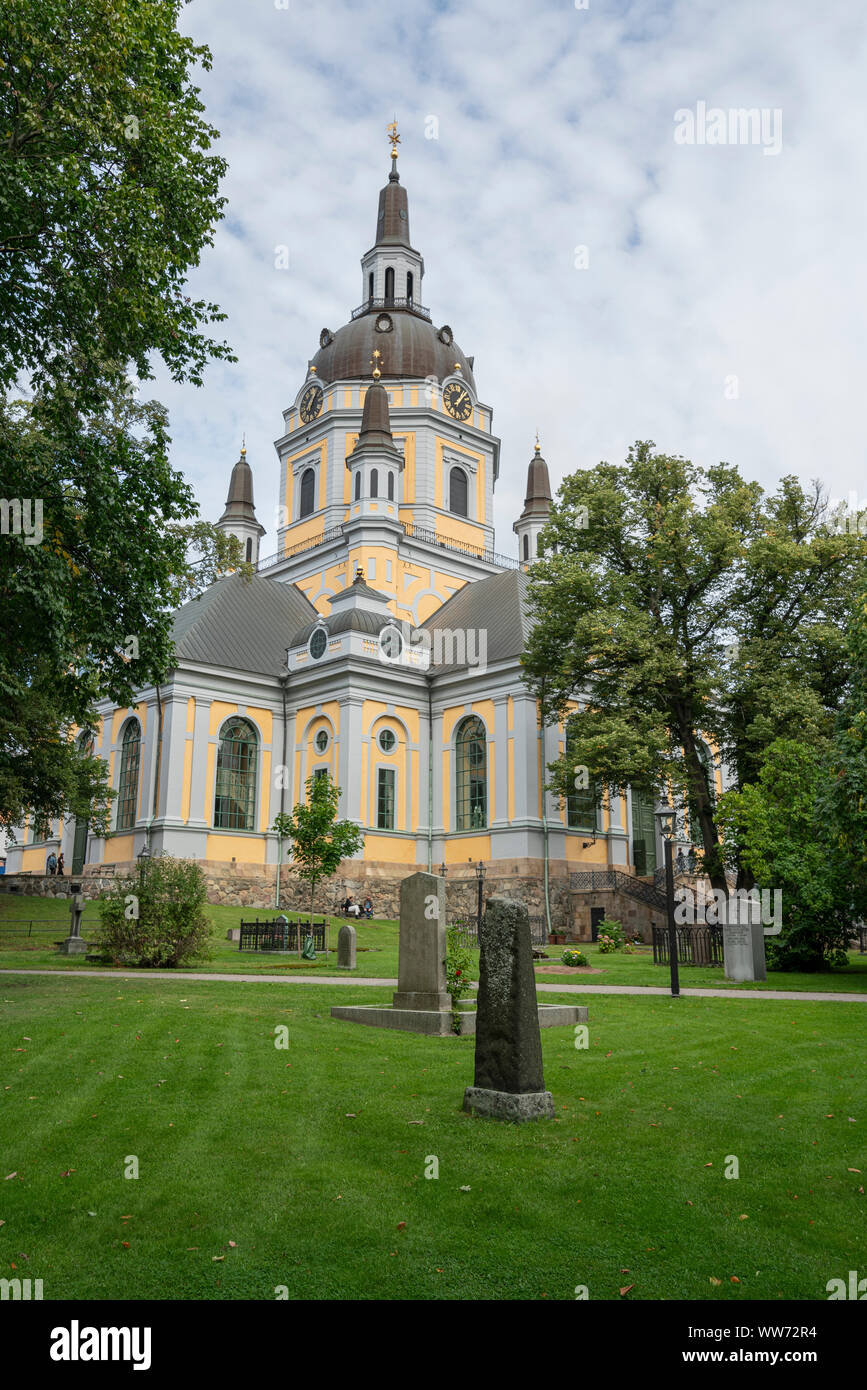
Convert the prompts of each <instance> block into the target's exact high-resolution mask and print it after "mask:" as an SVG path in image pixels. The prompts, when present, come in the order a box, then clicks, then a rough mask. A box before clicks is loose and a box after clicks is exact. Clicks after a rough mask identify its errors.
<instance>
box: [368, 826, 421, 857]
mask: <svg viewBox="0 0 867 1390" xmlns="http://www.w3.org/2000/svg"><path fill="white" fill-rule="evenodd" d="M364 857H365V859H384V860H386V861H387V862H389V863H391V864H414V863H415V840H414V839H413V838H412V837H411V836H406V837H404V836H401V835H375V834H373V835H372V834H370V833H368V834H367V835H366V836H365V841H364Z"/></svg>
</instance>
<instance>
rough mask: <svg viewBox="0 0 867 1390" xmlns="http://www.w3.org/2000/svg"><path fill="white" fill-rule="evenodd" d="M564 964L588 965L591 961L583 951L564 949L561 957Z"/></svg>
mask: <svg viewBox="0 0 867 1390" xmlns="http://www.w3.org/2000/svg"><path fill="white" fill-rule="evenodd" d="M560 959H561V961H562V962H563V964H564V965H573V966H579V965H588V964H589V961H588V960H587V957H586V956H585V954H584V952H583V951H571V950H570V951H564V952H563V954H562V956H561V957H560Z"/></svg>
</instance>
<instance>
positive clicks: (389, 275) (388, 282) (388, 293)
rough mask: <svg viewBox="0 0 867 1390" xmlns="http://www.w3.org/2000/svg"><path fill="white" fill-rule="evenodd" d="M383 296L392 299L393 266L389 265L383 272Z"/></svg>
mask: <svg viewBox="0 0 867 1390" xmlns="http://www.w3.org/2000/svg"><path fill="white" fill-rule="evenodd" d="M385 297H386V299H394V266H389V267H388V270H387V271H386V272H385Z"/></svg>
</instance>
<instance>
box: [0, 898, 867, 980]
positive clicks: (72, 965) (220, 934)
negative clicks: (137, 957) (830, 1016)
mask: <svg viewBox="0 0 867 1390" xmlns="http://www.w3.org/2000/svg"><path fill="white" fill-rule="evenodd" d="M208 912H209V914H210V917H211V922H212V928H213V929H212V935H211V951H212V957H211V959H210V960H207V961H198V962H196V963H195V964H194V965H191V966H188V967H185V968H186V969H190V970H197V971H214V972H217V973H220V974H267V975H273V974H281V973H286V974H287V975H291V974H292V973H294V971H295V969H296V968H297V967H298V966H299V961H298V958H297V956H294V955H293V956H283V955H258V954H256V953H254V952H247V951H245V952H244V953H243V954H241V952H240V951H239V950H238V946H237V943H236V942H235V943H230V942H228V941H227V940H226V932H227V930H228V929H229V927H237V926H238V925H239V924H240V922H241V919H242V918H244V919H247V918H254V917H256V916H257V915H258V916H260V917H263V918H266V919H267V918H270V917H272V916H274V915H275V914H274V912H273V910H268V911H265V910H263V909H256V908H243V907H216V906H210V907H209V908H208ZM289 915H290V916H291V917H292V920H294V914H289ZM30 917H47V918H51V919H52V920H54V921H56V923H57V930H56V931H50V932H49V933H48V938H47V940H46V938H45V937H44V936H43V938H42V943H43V944H41V945H38V946H37V947H36V948H33V949H19V948H16V947H15V946H10V945H9V944H8V943H9V941H10V938H9V937H8V936H7V937H4V935H3V927H4V925H5V924H11V923H13V922H20V921H23V920H26V919H28V918H30ZM317 920H319V918H318V916H317ZM343 920H344V919H342V918H338V917H332V918H331V941H332V950H331V953H330V955H329V962H330V964H329V965H327V966H325V965H321V964H320V965H318V966H317V967H316V970H317V973H321V974H322V975H323V976H325V977H326V978H327V976H329V975H342V974H344V973H345V972H344V971H342V970H338V968H337V964H336V961H337V933H338V931H339V930H340V927H341V926H342V925H343ZM98 923H99V908H98V906H97V904H96V903H95V902H88V903H87V904H86V905H85V910H84V916H83V919H82V931H83V933H84V935H85V936H87V935H88V929H90V931H95V930H96V927H97V925H98ZM68 926H69V909H68V907H67V905H66V903H65V902H64V901H61V900H57V899H53V898H52V899H44V898H35V897H19V896H17V895H16V896H10V895H9V894H2V895H0V971H2V970H3V969H4V968H6V969H13V968H15V967H16V966H17V967H24V968H28V969H39V970H69V969H71V970H75V969H82V968H85V969H88V970H92V969H93V968H94V963H93V961H85V960H83V959H81V958H80V957H79V958H76V959H72V960H70V959H68V958H67V957H65V956H59V955H58V954H57V952H56V950H55V949H54V948H53V946H51V945H50V944H49V943H50V942H51V941H52V940H54V939H58V938H60V937H62V936H64V935H66V933H67V931H68ZM355 926H356V931H357V933H358V956H357V961H358V969H357V974H359V975H366V976H372V977H379V978H384V979H395V978H396V977H397V958H398V930H397V923H396V922H394V921H373V922H358V923H356V924H355ZM581 949H582V950H583V951H584V952H585V954H586V955H587V957H588V959H589V961H590V964H591V966H592V967H593V968H594V969H597V970H601V971H602V972H603V973H602V974H601V975H585V974H582V972H581V971H575V973H574V976H566V975H562V976H560V975H546V974H544V972H541V971H540V972H539V974H538V975H537V979H538V980H539V981H540V982H544V983H548V984H556V983H558V982H559V981H560V980H562V981H563V982H564V983H568V982H569V980H570V979H571V980H573V982H574V983H576V984H579V983H585V984H590V985H604V984H612V985H630V984H631V985H657V986H659V985H661V986H663V987H666V986H667V985H668V980H669V975H668V968H667V967H665V966H659V965H654V964H653V955H652V952H651V951H650V948H649V947H647V948H645V949H644V950H642V951H641V952H640V953H639V954H638V955H634V956H625V955H623V954H622V952H616V953H614V954H613V955H608V956H603V955H600V953H599V948H598V946H591V945H586V944H583V943H581ZM564 950H565V947H563V946H549V947H548V955H549V957H550V961H549V962H548V963H549V964H552V965H554V964H557V963H558V962H559V960H560V956H561V955H562V953H563V951H564ZM475 954H476V960H478V953H475ZM320 960H321V957H320ZM300 968H301V973H308V974H309V973H310V962H308V961H302V962H300ZM680 984H681V988H682V989H688V988H690V987H692V988H694V989H695V988H698V987H708V986H709V987H713V988H724V989H760V990H764V989H770V990H774V989H791V990H803V991H807V992H809V991H814V992H815V991H822V992H826V991H827V992H837V993H839V992H842V993H867V956H859V955H858V954H857V952H855V951H852V952H850V954H849V965H848V966H847V967H846V968H845V969H843V970H829V971H827V972H826V973H823V974H820V975H803V974H788V973H784V972H781V971H776V972H774V973H773V974H771V975H770V976H769V978H768V980H767V981H766V982H765V983H763V984H743V985H737V984H734V983H733V982H732V981H731V980H727V979H726V978H725V975H724V973H723V969H722V966H698V967H695V966H681V968H680Z"/></svg>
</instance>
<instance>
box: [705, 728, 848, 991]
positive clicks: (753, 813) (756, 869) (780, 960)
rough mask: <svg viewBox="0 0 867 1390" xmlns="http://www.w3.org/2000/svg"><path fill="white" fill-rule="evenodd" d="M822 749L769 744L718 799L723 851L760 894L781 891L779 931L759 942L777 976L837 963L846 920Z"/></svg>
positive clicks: (843, 877) (841, 863) (843, 872)
mask: <svg viewBox="0 0 867 1390" xmlns="http://www.w3.org/2000/svg"><path fill="white" fill-rule="evenodd" d="M827 757H828V749H827V746H825V747H823V746H822V745H817V744H815V743H811V744H806V743H803V742H798V741H796V740H794V739H783V738H781V739H776V740H775V741H774V742H773V743H771V744H770V745H769V747H768V748H767V749H766V750H765V755H764V760H763V763H762V767H761V771H760V772H759V775H758V778H757V780H756V781H755V782H754V783H752V784H750V785H748V786H745V787H742V788H741V789H740V790H739V791H729V792H726V793H725V794H724V795H723V796H722V797H721V799H720V808H719V822H720V825H721V827H722V828H723V830H724V831H725V834H726V846H727V849H728V852H729V853H730V854H732V855H734V854H735V853H737V856H738V858H739V860H740V861H741V862H742V863H743V864H744V865H745V866H746V867H747V869H748V870H749V871H750V873H751V875H752V877H753V879H754V881H755V883H756V884H757V885H759V886H760V887H761V888H768V889H776V890H779V891H780V892H781V893H782V918H783V929H782V933H781V934H780V936H779V937H769V938H768V939H767V942H766V948H767V951H768V959H769V964H770V965H771V966H772V967H776V968H777V969H784V970H822V969H827V968H828V966H829V965H845V964H846V960H847V956H846V947H847V945H848V939H849V932H850V928H851V922H852V913H851V910H850V902H849V892H848V885H847V863H846V860H845V858H844V857H842V856H840V855H837V854H835V853H834V847H833V845H832V837H831V834H830V830H829V826H828V822H827V820H826V819H825V818H824V817H823V815H822V813H821V802H822V795H823V790H824V788H825V786H826V784H827V776H828V764H827Z"/></svg>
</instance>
